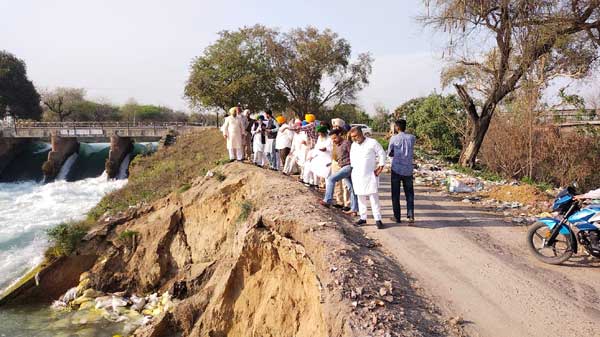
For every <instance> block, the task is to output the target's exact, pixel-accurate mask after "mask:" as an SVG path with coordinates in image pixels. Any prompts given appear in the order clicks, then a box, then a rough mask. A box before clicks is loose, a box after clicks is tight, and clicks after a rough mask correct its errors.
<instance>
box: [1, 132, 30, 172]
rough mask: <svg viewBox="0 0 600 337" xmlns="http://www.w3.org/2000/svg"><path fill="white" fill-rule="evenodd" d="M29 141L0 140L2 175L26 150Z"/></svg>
mask: <svg viewBox="0 0 600 337" xmlns="http://www.w3.org/2000/svg"><path fill="white" fill-rule="evenodd" d="M29 141H30V140H29V139H14V138H0V174H2V171H3V170H4V169H5V168H6V167H7V166H8V164H10V162H11V161H12V160H13V159H15V157H16V156H17V155H18V154H19V153H21V151H23V150H24V149H25V146H26V145H27V143H28V142H29Z"/></svg>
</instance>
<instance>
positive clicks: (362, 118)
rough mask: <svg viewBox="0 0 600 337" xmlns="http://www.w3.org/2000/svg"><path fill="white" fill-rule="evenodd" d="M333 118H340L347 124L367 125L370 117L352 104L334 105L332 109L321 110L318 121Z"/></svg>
mask: <svg viewBox="0 0 600 337" xmlns="http://www.w3.org/2000/svg"><path fill="white" fill-rule="evenodd" d="M333 118H341V119H343V120H344V122H346V123H348V124H368V123H370V121H371V117H369V115H368V114H367V113H366V112H365V111H364V110H362V109H360V107H359V106H357V105H356V104H352V103H344V104H339V105H336V106H335V107H334V108H333V109H323V110H321V112H320V113H319V119H321V120H325V121H331V120H332V119H333Z"/></svg>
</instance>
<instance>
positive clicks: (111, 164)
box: [105, 135, 133, 179]
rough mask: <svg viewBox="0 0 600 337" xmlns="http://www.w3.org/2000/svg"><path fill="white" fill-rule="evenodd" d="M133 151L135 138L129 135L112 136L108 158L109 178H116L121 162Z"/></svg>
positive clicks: (107, 172)
mask: <svg viewBox="0 0 600 337" xmlns="http://www.w3.org/2000/svg"><path fill="white" fill-rule="evenodd" d="M132 151H133V139H131V138H129V137H119V136H117V135H114V136H112V137H110V152H109V153H108V159H107V160H106V166H105V169H106V174H107V175H108V177H109V178H111V179H112V178H116V177H117V174H119V167H120V166H121V162H123V159H124V158H125V156H126V155H127V154H128V153H131V152H132Z"/></svg>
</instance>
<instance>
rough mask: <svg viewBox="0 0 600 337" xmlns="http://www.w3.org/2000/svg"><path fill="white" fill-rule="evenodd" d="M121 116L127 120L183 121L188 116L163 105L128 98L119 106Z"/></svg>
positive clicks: (186, 119)
mask: <svg viewBox="0 0 600 337" xmlns="http://www.w3.org/2000/svg"><path fill="white" fill-rule="evenodd" d="M121 118H122V119H123V120H125V121H129V122H134V121H135V122H185V121H188V119H189V116H188V115H187V114H186V113H184V112H181V111H173V109H171V108H168V107H164V106H158V105H150V104H145V105H140V104H138V103H137V102H136V101H135V100H132V99H130V100H129V101H128V102H127V103H126V104H124V105H123V106H122V107H121Z"/></svg>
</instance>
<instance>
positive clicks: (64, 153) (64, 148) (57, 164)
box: [42, 134, 79, 181]
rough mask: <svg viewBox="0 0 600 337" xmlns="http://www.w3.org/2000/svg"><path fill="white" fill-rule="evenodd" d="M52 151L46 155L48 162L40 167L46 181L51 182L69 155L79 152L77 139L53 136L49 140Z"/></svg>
mask: <svg viewBox="0 0 600 337" xmlns="http://www.w3.org/2000/svg"><path fill="white" fill-rule="evenodd" d="M50 142H51V145H52V150H50V153H48V160H46V162H44V164H43V165H42V171H43V172H44V177H45V179H46V181H52V180H54V178H56V176H57V175H58V173H59V172H60V168H61V167H62V165H63V164H64V163H65V160H67V158H69V156H70V155H72V154H73V153H76V152H77V151H79V142H77V138H73V137H60V136H58V135H56V134H53V135H52V137H51V138H50Z"/></svg>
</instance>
